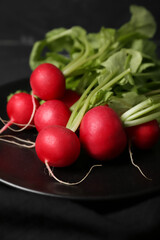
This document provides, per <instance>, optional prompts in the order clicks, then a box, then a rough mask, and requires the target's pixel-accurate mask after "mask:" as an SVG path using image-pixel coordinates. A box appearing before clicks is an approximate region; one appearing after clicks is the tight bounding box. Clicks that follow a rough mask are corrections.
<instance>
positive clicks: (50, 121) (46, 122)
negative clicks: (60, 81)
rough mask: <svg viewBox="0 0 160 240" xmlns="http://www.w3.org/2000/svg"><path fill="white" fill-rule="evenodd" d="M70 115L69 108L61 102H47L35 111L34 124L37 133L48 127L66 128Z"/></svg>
mask: <svg viewBox="0 0 160 240" xmlns="http://www.w3.org/2000/svg"><path fill="white" fill-rule="evenodd" d="M70 114H71V112H70V110H69V108H68V107H67V106H66V105H65V104H64V103H63V102H62V101H60V100H56V99H54V100H48V101H46V102H44V103H43V104H42V105H41V106H40V107H39V108H38V110H37V111H36V113H35V117H34V124H35V126H36V129H37V130H38V131H40V130H42V129H43V128H44V127H46V126H50V125H61V126H66V124H67V122H68V119H69V117H70Z"/></svg>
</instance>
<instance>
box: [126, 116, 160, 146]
mask: <svg viewBox="0 0 160 240" xmlns="http://www.w3.org/2000/svg"><path fill="white" fill-rule="evenodd" d="M126 131H127V134H128V136H129V138H130V140H131V142H132V143H133V144H134V145H135V146H136V147H138V148H140V149H149V148H152V147H153V146H154V145H155V144H156V143H157V141H158V139H159V137H160V128H159V124H158V122H157V120H153V121H150V122H146V123H143V124H140V125H136V126H133V127H128V128H126Z"/></svg>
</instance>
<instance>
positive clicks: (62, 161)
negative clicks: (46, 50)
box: [0, 63, 159, 169]
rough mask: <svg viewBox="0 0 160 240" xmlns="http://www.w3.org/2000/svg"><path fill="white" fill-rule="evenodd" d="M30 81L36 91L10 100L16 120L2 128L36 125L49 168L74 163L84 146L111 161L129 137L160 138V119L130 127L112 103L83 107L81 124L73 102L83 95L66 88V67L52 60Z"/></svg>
mask: <svg viewBox="0 0 160 240" xmlns="http://www.w3.org/2000/svg"><path fill="white" fill-rule="evenodd" d="M125 74H126V73H125ZM122 77H123V76H122ZM107 84H108V83H107ZM30 86H31V89H32V94H28V93H24V92H21V93H16V94H14V95H13V96H12V97H11V98H10V100H9V101H8V103H7V114H8V117H9V118H10V120H9V121H8V123H7V124H6V125H5V126H4V127H3V128H2V129H1V131H0V133H2V132H3V131H4V130H6V129H7V127H9V126H10V125H11V124H13V123H15V124H17V125H19V126H20V130H23V129H25V128H29V127H32V125H34V126H35V127H36V129H37V131H38V135H37V138H36V141H35V150H36V153H37V155H38V158H39V159H40V160H41V161H42V162H44V163H45V164H46V166H47V167H48V169H49V166H53V167H66V166H69V165H71V164H73V163H74V162H75V161H76V159H77V158H78V156H79V154H80V150H81V147H82V148H84V149H85V150H86V152H87V153H88V154H89V155H90V156H91V157H92V158H94V159H96V160H100V161H106V160H110V159H114V158H116V157H118V156H119V155H120V154H121V153H122V152H123V151H124V149H125V148H126V146H127V142H128V141H131V142H133V143H134V144H135V145H136V146H138V147H139V148H142V149H145V148H150V147H152V146H153V145H154V144H155V143H156V142H157V140H158V139H159V124H158V122H157V121H156V120H152V121H149V122H147V123H143V124H140V125H137V126H133V127H128V128H125V126H124V124H123V122H122V120H121V118H120V117H119V116H118V114H117V113H116V112H115V111H114V110H113V109H112V108H111V107H109V106H108V105H106V104H105V105H100V106H95V107H93V108H90V109H87V108H83V107H82V108H81V109H82V110H83V109H84V110H83V111H82V112H81V111H79V112H77V115H78V114H79V115H80V117H81V118H80V117H78V123H80V124H75V123H76V121H74V120H73V119H74V116H73V115H74V114H75V111H76V110H75V111H73V112H72V113H71V110H70V107H71V106H72V105H73V104H76V103H78V101H79V102H80V101H81V98H83V96H82V97H80V96H79V94H78V93H76V92H75V91H73V90H68V89H66V87H65V77H64V75H63V73H62V72H61V71H60V70H59V69H58V68H57V67H55V66H54V65H52V64H49V63H44V64H40V65H39V66H38V67H37V68H36V69H35V70H34V71H33V72H32V74H31V77H30ZM89 96H90V95H89ZM41 100H43V103H42V104H41V105H40V103H39V102H40V101H41ZM85 101H87V98H86V100H85ZM84 105H85V104H84ZM79 119H80V120H79ZM71 120H72V121H71ZM69 122H71V123H72V124H68V123H69ZM75 125H76V128H75V127H73V126H75Z"/></svg>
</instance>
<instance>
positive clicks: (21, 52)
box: [0, 0, 160, 240]
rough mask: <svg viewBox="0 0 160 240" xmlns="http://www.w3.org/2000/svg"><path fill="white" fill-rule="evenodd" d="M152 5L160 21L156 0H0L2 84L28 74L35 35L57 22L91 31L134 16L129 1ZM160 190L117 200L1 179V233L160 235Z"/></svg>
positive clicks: (103, 236) (89, 236)
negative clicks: (27, 188) (35, 189)
mask: <svg viewBox="0 0 160 240" xmlns="http://www.w3.org/2000/svg"><path fill="white" fill-rule="evenodd" d="M130 4H138V5H143V6H145V7H147V8H148V9H149V10H150V11H151V12H152V13H153V15H154V16H155V19H156V21H157V24H158V29H157V33H156V35H155V40H156V41H157V42H158V41H159V40H160V38H159V36H160V3H159V2H158V1H154V0H143V1H142V0H139V1H138V0H137V1H127V0H122V1H118V0H117V1H116V0H111V1H107V0H106V1H102V0H50V1H49V0H45V1H40V0H32V1H30V0H28V1H22V0H14V1H12V0H10V1H9V0H1V1H0V84H5V83H9V82H11V81H15V80H18V79H23V78H29V75H30V73H31V71H30V68H29V65H28V59H29V54H30V51H31V47H32V45H33V43H34V41H36V40H38V39H41V38H43V36H44V34H45V33H46V32H47V31H49V30H51V29H53V28H56V27H67V28H68V27H71V26H73V25H80V26H82V27H84V28H86V29H87V30H88V31H91V32H96V31H99V29H100V27H101V26H105V27H114V28H118V27H120V26H121V25H122V24H123V23H125V22H126V21H128V20H129V18H130V13H129V5H130ZM159 213H160V196H159V195H158V193H157V194H155V195H154V196H152V195H151V196H145V197H143V198H139V199H136V200H134V199H129V200H127V201H118V202H78V201H73V200H67V199H59V198H58V199H57V198H52V197H45V196H41V195H36V194H33V193H29V192H23V191H21V190H16V189H14V188H11V187H7V186H5V185H3V184H0V238H1V239H6V240H8V239H16V240H19V239H24V240H32V239H56V240H57V239H70V240H72V239H73V240H74V239H83V240H85V239H86V240H88V239H90V240H94V239H123V240H125V239H153V234H157V236H156V237H157V239H158V237H159V235H160V230H159V228H160V214H159Z"/></svg>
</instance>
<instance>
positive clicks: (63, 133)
mask: <svg viewBox="0 0 160 240" xmlns="http://www.w3.org/2000/svg"><path fill="white" fill-rule="evenodd" d="M35 149H36V153H37V155H38V157H39V159H40V160H41V161H42V162H44V163H45V161H47V163H48V164H49V165H50V166H53V167H66V166H69V165H71V164H72V163H74V162H75V161H76V159H77V158H78V156H79V154H80V141H79V139H78V137H77V135H76V134H75V133H74V132H72V131H71V130H70V129H68V128H65V127H63V126H56V125H54V126H49V127H46V128H44V129H43V130H41V131H40V132H39V133H38V136H37V138H36V142H35Z"/></svg>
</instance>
